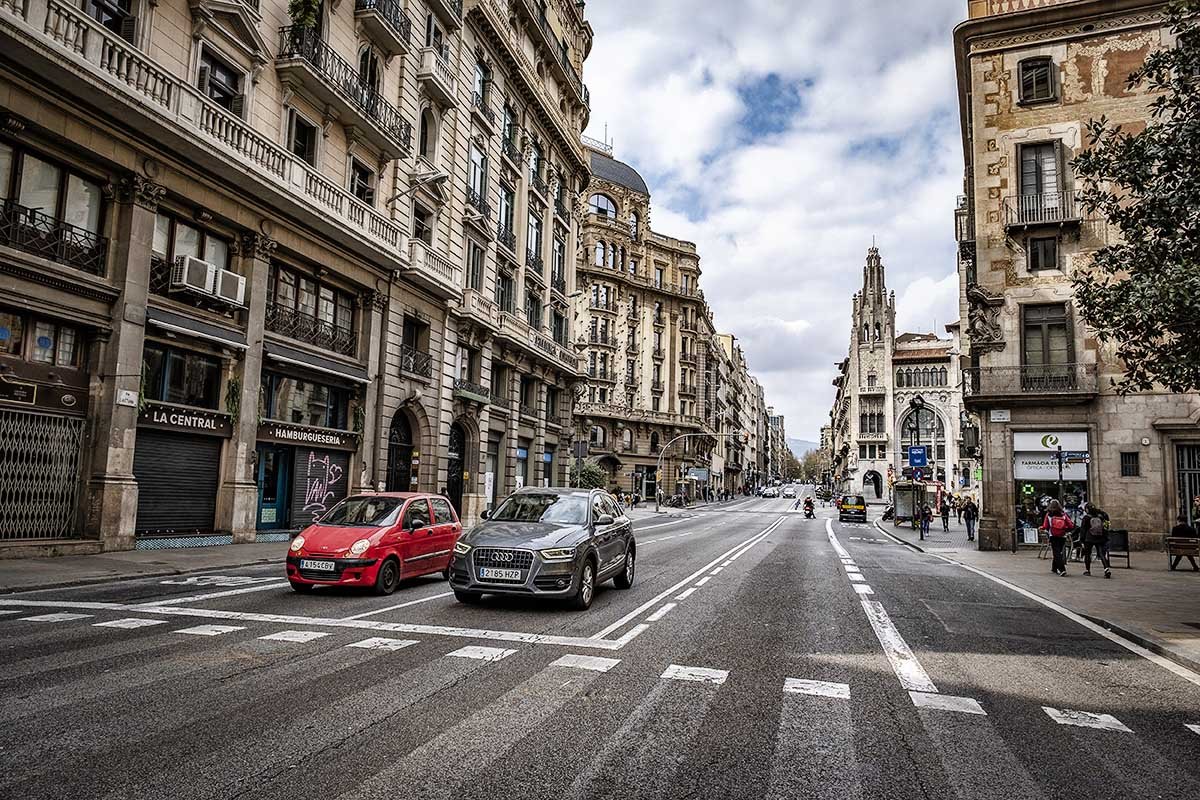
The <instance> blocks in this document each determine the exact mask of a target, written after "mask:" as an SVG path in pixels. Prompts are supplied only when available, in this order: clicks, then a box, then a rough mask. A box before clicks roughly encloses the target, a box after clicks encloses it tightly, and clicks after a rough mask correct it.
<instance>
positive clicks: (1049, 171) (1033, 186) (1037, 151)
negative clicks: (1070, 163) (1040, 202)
mask: <svg viewBox="0 0 1200 800" xmlns="http://www.w3.org/2000/svg"><path fill="white" fill-rule="evenodd" d="M1058 161H1059V159H1058V144H1057V143H1056V142H1043V143H1042V144H1029V145H1025V146H1024V147H1022V148H1021V197H1023V198H1028V197H1033V196H1037V195H1043V196H1044V195H1048V194H1056V193H1057V192H1058V191H1059V189H1060V187H1061V185H1062V182H1061V180H1060V172H1059V168H1058ZM1028 202H1030V201H1024V202H1023V203H1022V206H1023V208H1022V211H1023V212H1024V213H1026V214H1028V213H1030V212H1034V211H1037V210H1040V209H1037V208H1029V209H1026V208H1024V206H1025V205H1027V204H1028Z"/></svg>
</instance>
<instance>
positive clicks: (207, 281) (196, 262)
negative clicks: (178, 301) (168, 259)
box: [171, 256, 221, 295]
mask: <svg viewBox="0 0 1200 800" xmlns="http://www.w3.org/2000/svg"><path fill="white" fill-rule="evenodd" d="M220 271H221V270H220V269H218V267H217V265H216V264H210V263H208V262H207V261H202V260H200V259H198V258H194V257H192V256H179V257H177V258H176V259H175V266H174V267H173V268H172V269H171V291H173V292H176V291H182V292H198V293H200V294H208V295H211V294H212V293H213V290H214V288H215V286H216V283H217V273H218V272H220Z"/></svg>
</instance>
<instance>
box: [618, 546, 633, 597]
mask: <svg viewBox="0 0 1200 800" xmlns="http://www.w3.org/2000/svg"><path fill="white" fill-rule="evenodd" d="M634 561H635V559H634V553H633V551H632V550H626V551H625V569H623V570H621V572H620V574H618V575H617V577H615V578H613V586H615V587H617V588H618V589H628V588H629V587H630V586H633V567H634Z"/></svg>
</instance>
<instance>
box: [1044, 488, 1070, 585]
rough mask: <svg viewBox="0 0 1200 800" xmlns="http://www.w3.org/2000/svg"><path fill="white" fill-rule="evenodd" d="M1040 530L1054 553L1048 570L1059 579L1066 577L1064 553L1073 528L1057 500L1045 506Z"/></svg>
mask: <svg viewBox="0 0 1200 800" xmlns="http://www.w3.org/2000/svg"><path fill="white" fill-rule="evenodd" d="M1041 527H1042V530H1044V531H1046V534H1047V536H1048V538H1049V540H1050V549H1051V550H1052V551H1053V552H1054V559H1053V561H1052V562H1051V564H1050V570H1051V571H1052V572H1053V573H1054V574H1055V575H1058V576H1060V577H1066V574H1067V565H1066V560H1065V558H1064V551H1065V549H1066V547H1067V543H1068V542H1069V541H1070V539H1071V537H1070V536H1069V534H1070V533H1071V529H1072V528H1074V527H1075V525H1074V523H1072V522H1071V518H1070V517H1068V516H1067V515H1066V514H1064V513H1063V507H1062V503H1060V502H1058V501H1057V500H1051V501H1050V502H1049V503H1048V504H1047V506H1046V516H1045V518H1044V519H1043V520H1042V526H1041Z"/></svg>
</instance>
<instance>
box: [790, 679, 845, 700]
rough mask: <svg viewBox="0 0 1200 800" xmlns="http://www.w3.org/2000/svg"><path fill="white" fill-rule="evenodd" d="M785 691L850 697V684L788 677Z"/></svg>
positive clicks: (815, 695) (841, 698)
mask: <svg viewBox="0 0 1200 800" xmlns="http://www.w3.org/2000/svg"><path fill="white" fill-rule="evenodd" d="M783 691H784V692H786V693H788V694H807V695H812V696H813V697H836V698H838V699H840V700H849V699H850V684H848V683H830V682H829V681H814V680H808V679H807V678H788V679H787V680H785V681H784V682H783Z"/></svg>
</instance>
